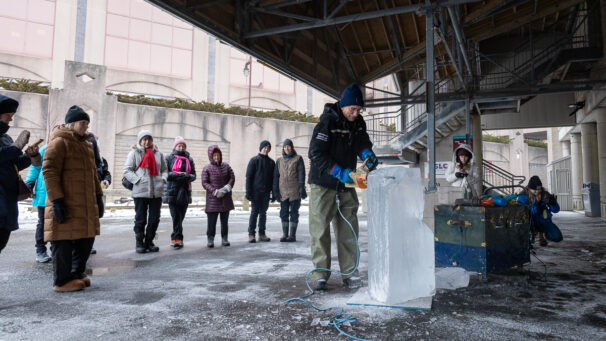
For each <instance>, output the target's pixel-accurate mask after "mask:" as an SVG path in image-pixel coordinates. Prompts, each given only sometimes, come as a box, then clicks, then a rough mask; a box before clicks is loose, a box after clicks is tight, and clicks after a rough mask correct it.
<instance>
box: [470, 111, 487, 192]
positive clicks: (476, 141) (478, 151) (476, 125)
mask: <svg viewBox="0 0 606 341" xmlns="http://www.w3.org/2000/svg"><path fill="white" fill-rule="evenodd" d="M471 123H472V126H473V127H472V128H473V129H472V131H471V134H472V136H473V157H474V159H475V163H476V165H478V170H479V173H480V174H479V176H480V179H482V181H479V182H478V184H477V185H476V191H477V192H478V193H480V195H481V194H482V186H483V183H484V181H483V180H484V167H482V163H483V162H484V155H483V154H482V148H483V146H482V119H481V117H480V115H477V114H475V115H472V116H471Z"/></svg>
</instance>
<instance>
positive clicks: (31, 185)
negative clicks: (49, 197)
mask: <svg viewBox="0 0 606 341" xmlns="http://www.w3.org/2000/svg"><path fill="white" fill-rule="evenodd" d="M25 186H27V189H29V191H30V192H32V193H34V187H36V183H35V182H33V181H30V182H26V183H25Z"/></svg>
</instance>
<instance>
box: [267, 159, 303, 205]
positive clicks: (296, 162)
mask: <svg viewBox="0 0 606 341" xmlns="http://www.w3.org/2000/svg"><path fill="white" fill-rule="evenodd" d="M301 189H303V190H305V164H304V163H303V158H302V157H301V156H300V155H293V156H291V157H289V158H286V157H281V158H279V159H278V161H276V167H275V170H274V186H273V191H274V197H275V198H276V199H277V200H278V201H282V200H290V201H295V200H300V199H301V195H300V194H299V193H300V192H299V190H301Z"/></svg>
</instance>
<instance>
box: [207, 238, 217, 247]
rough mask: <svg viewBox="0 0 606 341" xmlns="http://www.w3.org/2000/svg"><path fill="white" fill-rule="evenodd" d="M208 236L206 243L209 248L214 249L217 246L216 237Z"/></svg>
mask: <svg viewBox="0 0 606 341" xmlns="http://www.w3.org/2000/svg"><path fill="white" fill-rule="evenodd" d="M206 238H207V243H206V247H208V248H209V249H212V248H213V247H215V237H214V236H213V237H210V236H208V237H206Z"/></svg>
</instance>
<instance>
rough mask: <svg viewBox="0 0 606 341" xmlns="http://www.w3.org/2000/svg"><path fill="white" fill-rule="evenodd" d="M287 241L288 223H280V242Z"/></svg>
mask: <svg viewBox="0 0 606 341" xmlns="http://www.w3.org/2000/svg"><path fill="white" fill-rule="evenodd" d="M287 241H288V222H287V221H283V222H282V238H280V242H282V243H284V242H287Z"/></svg>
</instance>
